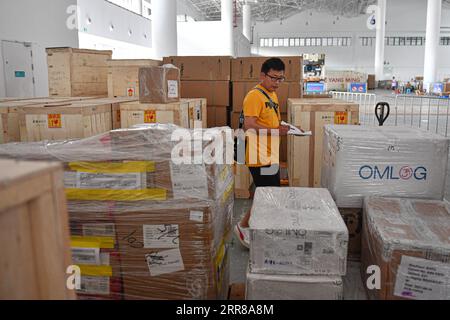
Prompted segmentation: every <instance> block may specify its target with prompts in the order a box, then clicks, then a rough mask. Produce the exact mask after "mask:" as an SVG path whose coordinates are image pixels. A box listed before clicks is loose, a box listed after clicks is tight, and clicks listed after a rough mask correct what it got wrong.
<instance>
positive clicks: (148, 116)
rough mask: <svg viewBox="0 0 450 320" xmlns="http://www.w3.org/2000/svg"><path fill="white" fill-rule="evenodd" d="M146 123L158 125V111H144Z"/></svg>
mask: <svg viewBox="0 0 450 320" xmlns="http://www.w3.org/2000/svg"><path fill="white" fill-rule="evenodd" d="M144 123H156V110H145V111H144Z"/></svg>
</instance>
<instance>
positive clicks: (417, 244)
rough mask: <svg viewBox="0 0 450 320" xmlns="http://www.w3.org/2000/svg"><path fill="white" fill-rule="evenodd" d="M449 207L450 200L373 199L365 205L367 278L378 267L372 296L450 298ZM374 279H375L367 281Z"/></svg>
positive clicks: (365, 265) (363, 244) (364, 260)
mask: <svg viewBox="0 0 450 320" xmlns="http://www.w3.org/2000/svg"><path fill="white" fill-rule="evenodd" d="M449 218H450V207H449V205H448V203H447V202H442V201H433V200H419V199H405V198H403V199H400V198H381V197H369V198H366V199H365V203H364V219H363V242H362V265H361V273H362V277H363V282H364V283H366V281H367V278H368V277H369V276H370V275H371V274H373V272H372V273H370V274H368V273H366V270H367V268H368V267H369V266H372V265H376V266H379V268H380V273H381V288H380V289H379V290H377V289H373V290H368V294H369V296H370V298H371V299H381V300H397V299H420V300H448V299H450V290H449V289H450V286H449V283H448V278H449V276H450V262H449V256H450V240H449V239H450V219H449ZM369 282H371V281H369Z"/></svg>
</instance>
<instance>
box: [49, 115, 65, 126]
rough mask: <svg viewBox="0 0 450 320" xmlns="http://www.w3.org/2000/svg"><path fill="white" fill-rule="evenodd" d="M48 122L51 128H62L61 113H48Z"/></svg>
mask: <svg viewBox="0 0 450 320" xmlns="http://www.w3.org/2000/svg"><path fill="white" fill-rule="evenodd" d="M47 123H48V128H49V129H61V128H62V119H61V114H48V115H47Z"/></svg>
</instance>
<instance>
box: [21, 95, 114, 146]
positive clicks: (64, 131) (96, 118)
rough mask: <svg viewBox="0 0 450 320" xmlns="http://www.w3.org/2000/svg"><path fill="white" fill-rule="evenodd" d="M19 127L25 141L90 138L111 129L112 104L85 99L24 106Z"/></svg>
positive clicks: (22, 139)
mask: <svg viewBox="0 0 450 320" xmlns="http://www.w3.org/2000/svg"><path fill="white" fill-rule="evenodd" d="M19 127H20V140H21V141H22V142H31V141H41V140H66V139H79V138H88V137H91V136H94V135H97V134H100V133H104V132H106V131H109V130H111V129H112V114H111V104H109V103H104V104H103V103H98V102H95V101H94V102H91V101H90V100H86V101H83V102H70V101H68V102H61V103H52V104H42V105H33V106H29V107H23V108H22V111H21V112H20V113H19Z"/></svg>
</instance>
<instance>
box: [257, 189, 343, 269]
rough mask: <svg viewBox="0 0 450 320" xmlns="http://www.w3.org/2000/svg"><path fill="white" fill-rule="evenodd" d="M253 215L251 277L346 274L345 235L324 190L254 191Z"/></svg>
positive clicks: (334, 206)
mask: <svg viewBox="0 0 450 320" xmlns="http://www.w3.org/2000/svg"><path fill="white" fill-rule="evenodd" d="M251 210H252V215H251V218H250V268H251V271H252V272H254V273H265V274H295V275H337V276H339V275H345V273H346V261H347V244H348V230H347V227H346V226H345V223H344V221H343V220H342V217H341V215H340V214H339V211H338V209H337V207H336V205H335V203H334V201H333V199H332V198H331V195H330V193H329V192H328V190H326V189H308V188H273V187H264V188H257V189H256V193H255V197H254V200H253V206H252V209H251Z"/></svg>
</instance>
